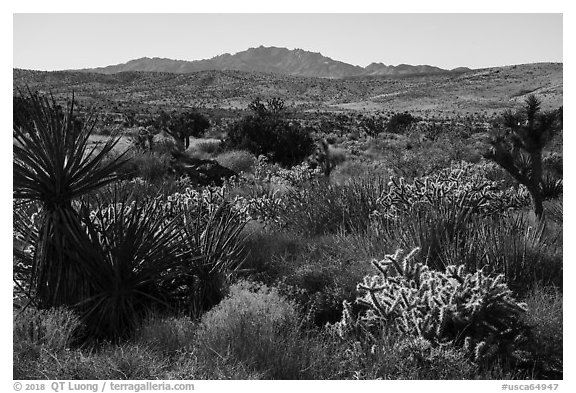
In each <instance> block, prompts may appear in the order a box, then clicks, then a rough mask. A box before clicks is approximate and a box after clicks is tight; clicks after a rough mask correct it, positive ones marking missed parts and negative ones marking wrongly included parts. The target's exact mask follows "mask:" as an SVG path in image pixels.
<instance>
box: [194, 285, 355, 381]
mask: <svg viewBox="0 0 576 393" xmlns="http://www.w3.org/2000/svg"><path fill="white" fill-rule="evenodd" d="M196 354H197V356H198V358H201V359H202V360H203V363H204V366H203V367H211V366H213V367H212V368H216V367H218V366H219V365H220V364H222V363H225V364H227V367H226V368H230V367H234V365H239V364H240V365H243V368H245V369H246V370H247V371H248V372H250V373H252V374H254V373H258V374H260V375H261V378H264V379H315V378H318V379H328V378H338V377H339V376H342V375H343V374H344V371H343V370H342V369H341V368H340V358H341V355H342V350H341V346H340V345H339V343H334V342H333V340H332V339H331V337H330V336H328V335H327V334H325V333H324V332H321V331H317V330H309V331H304V330H302V329H301V318H300V317H299V315H298V312H297V309H296V305H295V304H294V303H292V302H290V301H288V300H286V299H285V298H284V297H283V296H281V295H280V293H279V291H278V290H277V289H275V288H273V287H267V286H265V285H263V284H256V283H249V282H239V283H237V284H234V285H233V286H232V287H231V289H230V295H229V297H227V298H226V299H225V300H223V301H222V302H221V303H220V304H219V305H218V306H216V307H214V308H213V309H212V310H210V311H209V312H208V313H206V314H205V315H204V316H203V318H202V321H201V323H200V326H199V330H198V346H197V352H196Z"/></svg>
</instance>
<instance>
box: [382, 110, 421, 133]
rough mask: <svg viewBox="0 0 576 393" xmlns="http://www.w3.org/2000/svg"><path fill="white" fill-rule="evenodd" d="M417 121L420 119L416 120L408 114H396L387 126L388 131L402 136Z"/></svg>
mask: <svg viewBox="0 0 576 393" xmlns="http://www.w3.org/2000/svg"><path fill="white" fill-rule="evenodd" d="M417 120H418V119H416V118H415V117H414V116H412V115H411V114H410V113H408V112H404V113H395V114H393V115H392V116H391V117H390V119H389V120H388V123H387V124H386V131H388V132H391V133H394V134H401V133H403V132H404V131H406V129H407V128H408V127H409V126H410V125H411V124H412V123H415V122H416V121H417Z"/></svg>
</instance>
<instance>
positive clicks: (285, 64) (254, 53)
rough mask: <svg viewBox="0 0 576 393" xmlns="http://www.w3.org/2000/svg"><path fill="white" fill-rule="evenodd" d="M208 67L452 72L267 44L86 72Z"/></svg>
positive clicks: (335, 74) (323, 74)
mask: <svg viewBox="0 0 576 393" xmlns="http://www.w3.org/2000/svg"><path fill="white" fill-rule="evenodd" d="M206 70H220V71H224V70H236V71H249V72H265V73H276V74H285V75H293V76H308V77H320V78H345V77H350V76H362V75H384V76H394V75H407V74H424V73H439V72H446V73H449V72H451V71H449V70H443V69H441V68H438V67H432V66H424V65H418V66H411V65H407V64H400V65H398V66H396V67H394V66H387V65H385V64H383V63H371V64H370V65H369V66H367V67H365V68H363V67H359V66H355V65H352V64H348V63H344V62H341V61H337V60H333V59H331V58H330V57H326V56H324V55H322V54H321V53H319V52H310V51H306V50H304V49H301V48H296V49H288V48H283V47H276V46H268V47H267V46H264V45H260V46H258V47H256V48H248V49H247V50H245V51H241V52H237V53H235V54H233V55H232V54H230V53H224V54H221V55H218V56H215V57H213V58H211V59H205V60H196V61H185V60H172V59H166V58H159V57H153V58H149V57H142V58H139V59H134V60H130V61H128V62H127V63H124V64H117V65H112V66H108V67H101V68H95V69H90V70H83V71H91V72H98V73H104V74H114V73H118V72H122V71H156V72H168V73H182V74H187V73H191V72H197V71H206ZM456 70H458V71H459V72H462V71H463V68H462V67H460V68H457V69H456Z"/></svg>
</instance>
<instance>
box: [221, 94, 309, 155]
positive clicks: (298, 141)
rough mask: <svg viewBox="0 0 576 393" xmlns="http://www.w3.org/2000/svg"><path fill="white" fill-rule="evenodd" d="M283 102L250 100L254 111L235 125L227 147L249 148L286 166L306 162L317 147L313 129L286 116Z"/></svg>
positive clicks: (230, 132)
mask: <svg viewBox="0 0 576 393" xmlns="http://www.w3.org/2000/svg"><path fill="white" fill-rule="evenodd" d="M278 107H279V104H275V105H272V104H271V103H269V104H268V106H265V105H264V104H262V103H261V102H260V101H259V100H256V101H254V102H253V103H252V104H250V109H252V110H253V111H254V114H253V115H248V116H245V117H244V118H242V119H241V120H240V121H238V122H236V123H235V124H233V125H232V127H231V128H230V130H229V131H228V136H227V137H226V139H225V141H224V147H225V149H227V150H231V149H235V150H248V151H249V152H251V153H252V154H254V155H256V156H259V155H265V156H268V157H269V158H270V159H271V160H272V161H274V162H277V163H279V164H281V165H283V166H292V165H295V164H298V163H300V162H302V161H303V160H304V159H305V158H306V157H308V156H309V155H310V154H312V152H313V151H314V139H313V138H312V136H311V135H310V132H309V130H307V129H305V128H303V127H301V126H300V125H299V124H296V123H292V122H288V121H287V120H285V119H284V118H283V117H282V111H281V110H279V109H278Z"/></svg>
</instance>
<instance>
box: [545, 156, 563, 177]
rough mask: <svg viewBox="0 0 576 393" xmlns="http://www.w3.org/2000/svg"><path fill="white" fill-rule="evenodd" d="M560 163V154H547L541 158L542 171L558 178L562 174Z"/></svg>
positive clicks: (561, 160)
mask: <svg viewBox="0 0 576 393" xmlns="http://www.w3.org/2000/svg"><path fill="white" fill-rule="evenodd" d="M562 162H563V159H562V153H555V152H554V153H549V154H547V155H545V156H544V157H543V158H542V164H543V165H544V169H545V170H548V171H549V172H551V173H553V174H555V175H557V176H560V177H561V176H562V174H563V164H562Z"/></svg>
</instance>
